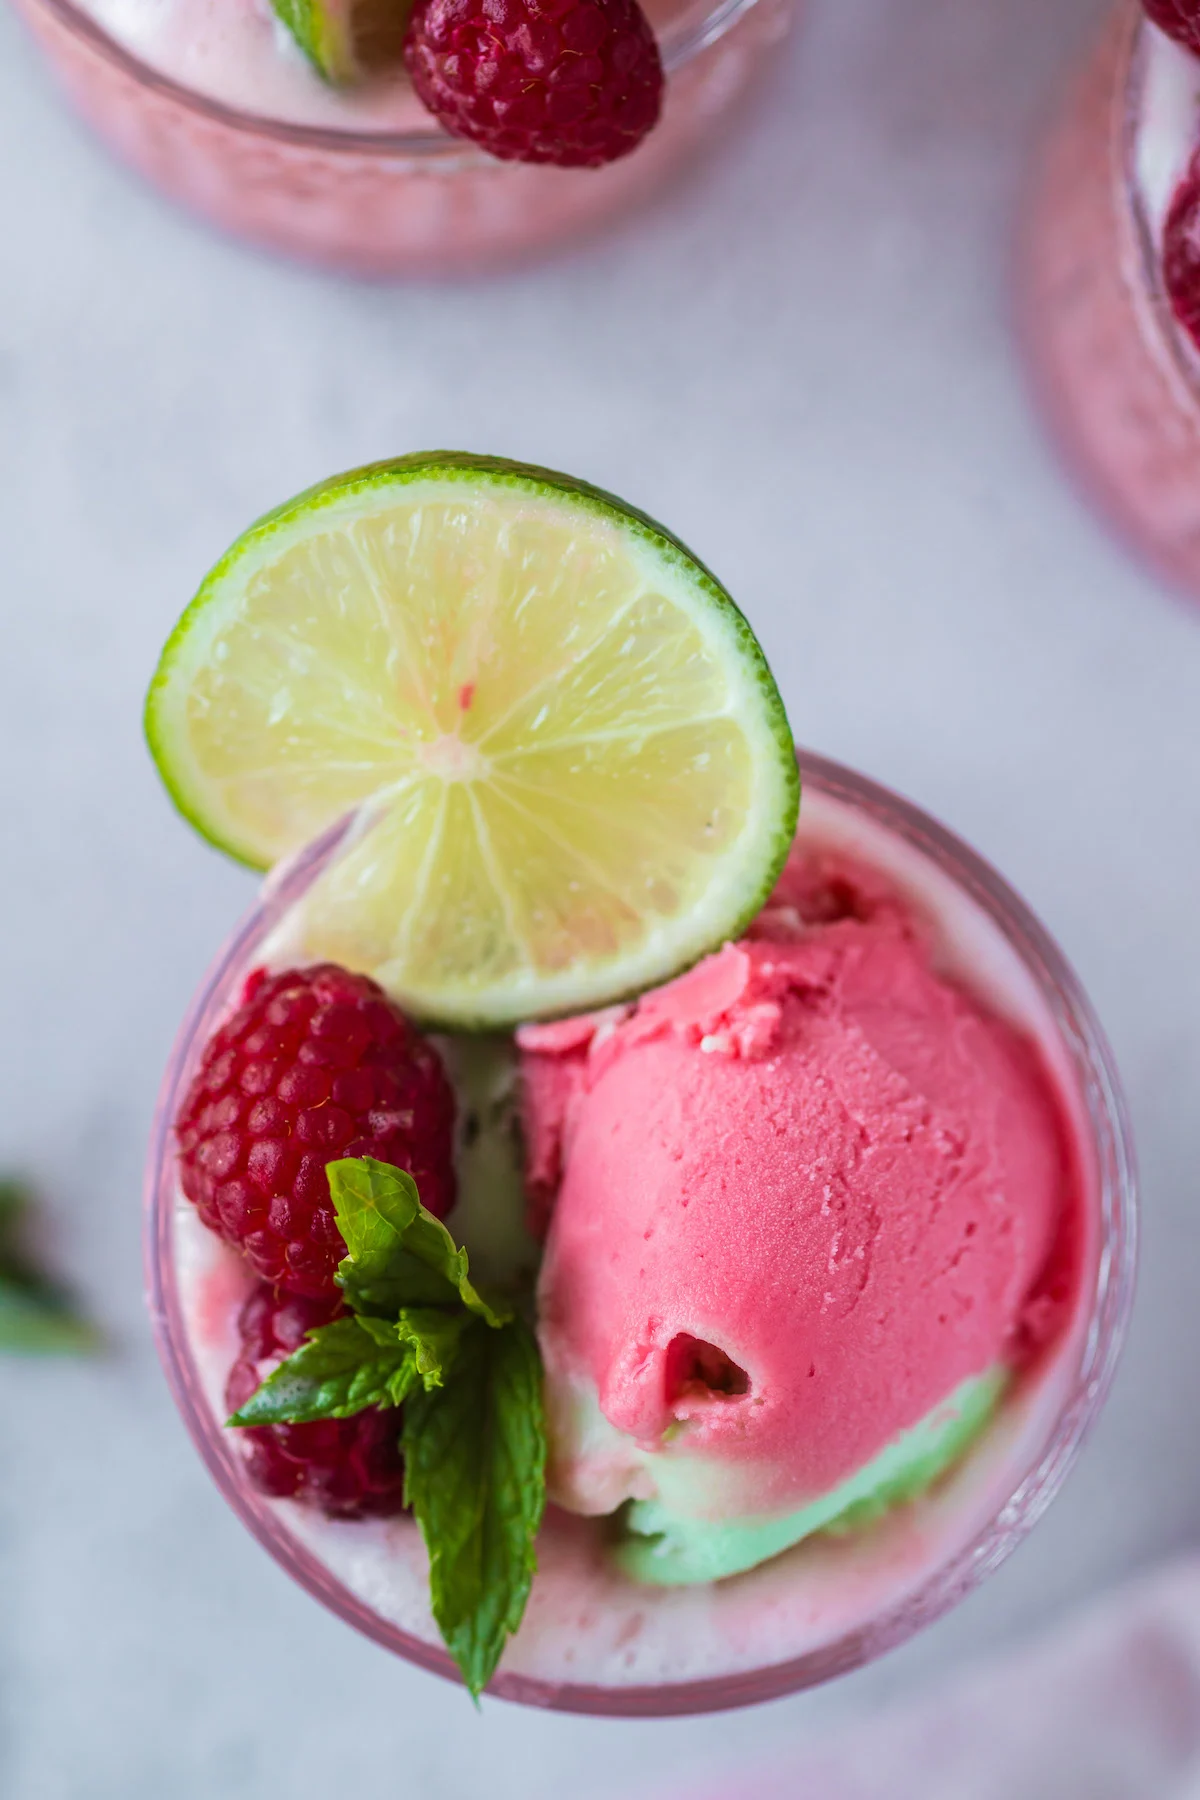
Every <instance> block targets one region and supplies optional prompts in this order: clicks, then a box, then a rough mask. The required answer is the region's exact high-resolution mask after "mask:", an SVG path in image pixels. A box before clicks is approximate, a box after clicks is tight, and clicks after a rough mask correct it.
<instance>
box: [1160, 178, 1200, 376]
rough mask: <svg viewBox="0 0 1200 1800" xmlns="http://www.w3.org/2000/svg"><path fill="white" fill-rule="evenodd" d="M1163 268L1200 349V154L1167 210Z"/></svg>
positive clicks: (1171, 294)
mask: <svg viewBox="0 0 1200 1800" xmlns="http://www.w3.org/2000/svg"><path fill="white" fill-rule="evenodd" d="M1162 272H1163V286H1164V287H1165V288H1166V291H1167V295H1168V298H1169V299H1170V302H1171V310H1172V311H1173V312H1174V314H1175V317H1176V318H1177V319H1178V320H1179V323H1180V324H1181V325H1182V326H1183V329H1184V330H1185V331H1186V332H1187V334H1188V336H1189V337H1190V338H1191V340H1192V342H1193V343H1194V344H1195V345H1196V347H1197V349H1200V158H1197V159H1196V160H1195V161H1193V163H1192V166H1191V168H1190V169H1189V170H1188V172H1187V174H1186V175H1185V176H1184V178H1183V180H1182V181H1181V182H1180V184H1179V186H1178V187H1177V188H1176V190H1175V194H1174V197H1173V198H1172V201H1171V205H1170V209H1169V210H1168V212H1167V222H1166V225H1165V226H1164V227H1163V249H1162Z"/></svg>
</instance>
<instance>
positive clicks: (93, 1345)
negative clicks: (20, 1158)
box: [0, 1180, 100, 1356]
mask: <svg viewBox="0 0 1200 1800" xmlns="http://www.w3.org/2000/svg"><path fill="white" fill-rule="evenodd" d="M32 1207H33V1202H32V1199H31V1197H30V1195H29V1193H28V1191H27V1190H26V1189H25V1188H24V1187H23V1186H22V1185H21V1183H20V1182H17V1181H12V1180H0V1351H3V1350H10V1351H15V1352H18V1353H20V1354H23V1355H26V1356H63V1355H67V1356H78V1355H80V1354H84V1353H86V1352H89V1351H93V1350H97V1349H99V1347H100V1334H99V1332H98V1331H97V1330H96V1329H95V1327H94V1326H93V1325H90V1324H89V1323H88V1321H87V1320H86V1319H84V1318H82V1317H81V1316H80V1315H79V1313H78V1312H77V1311H76V1309H75V1307H74V1306H73V1304H72V1302H71V1300H70V1297H69V1296H68V1295H67V1294H66V1293H65V1292H64V1290H63V1289H62V1288H60V1287H58V1286H57V1284H56V1283H54V1282H52V1281H50V1280H48V1279H47V1278H46V1276H44V1275H43V1274H42V1273H41V1272H40V1271H39V1270H38V1269H37V1268H35V1267H34V1265H33V1263H32V1262H31V1261H30V1259H29V1257H28V1255H27V1254H26V1252H25V1249H24V1245H23V1242H22V1238H23V1230H24V1225H25V1221H26V1219H27V1218H28V1216H29V1213H30V1212H31V1211H32Z"/></svg>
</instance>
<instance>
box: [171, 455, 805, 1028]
mask: <svg viewBox="0 0 1200 1800" xmlns="http://www.w3.org/2000/svg"><path fill="white" fill-rule="evenodd" d="M146 733H147V737H148V739H149V742H150V747H151V750H152V752H153V755H154V758H155V761H156V762H157V764H158V767H159V771H160V773H161V775H162V777H163V780H164V781H165V782H166V785H167V787H168V789H169V790H170V793H171V795H172V797H173V798H174V800H175V802H176V804H177V805H178V807H179V809H180V811H181V812H183V813H184V814H185V816H186V817H187V818H188V819H190V820H191V822H192V823H193V824H194V825H195V826H196V827H197V829H198V830H200V831H201V832H202V833H203V834H204V835H205V836H206V837H207V838H209V839H210V840H211V841H212V842H213V843H214V844H216V845H218V846H219V847H220V848H221V849H223V850H226V851H228V852H229V854H230V855H232V856H235V857H238V858H240V859H241V860H242V861H245V862H248V863H251V864H254V865H256V866H258V867H266V866H268V865H269V864H271V863H274V862H275V861H277V860H278V859H279V858H280V857H284V856H287V855H288V854H290V853H291V852H293V851H295V850H296V849H298V848H299V847H300V846H301V845H302V844H304V843H306V842H308V841H309V840H310V839H311V838H313V837H315V836H316V835H317V834H318V833H319V832H321V831H322V830H324V829H325V828H326V827H328V826H329V825H330V824H332V823H333V822H334V821H335V820H336V819H338V818H339V817H341V816H342V815H343V814H344V813H346V812H348V811H350V810H351V809H354V808H359V807H366V806H367V803H368V802H369V803H370V805H369V807H367V810H366V813H365V815H364V818H365V820H366V821H367V823H368V826H369V828H364V829H363V830H361V831H359V832H357V833H355V834H353V836H352V838H351V840H350V841H349V843H348V845H347V847H346V848H345V849H344V850H343V851H342V852H341V854H340V855H339V856H338V858H337V860H336V861H335V863H334V864H333V865H332V866H331V868H330V869H329V870H328V871H327V872H326V874H325V875H324V876H323V877H322V878H321V880H320V881H319V882H318V883H317V884H316V886H315V887H314V889H313V890H312V891H311V892H310V894H309V897H308V899H307V901H306V903H305V909H304V916H303V933H304V935H303V947H304V949H305V951H306V953H307V954H309V955H312V956H320V957H328V958H330V959H331V960H333V961H337V962H341V963H343V964H345V965H347V966H348V967H350V968H354V969H359V970H365V971H367V972H369V973H372V974H374V975H375V977H376V978H377V979H378V980H380V981H381V982H382V983H383V984H384V986H385V987H387V988H388V989H389V991H390V992H392V993H393V994H395V995H396V997H397V998H398V999H399V1000H400V1001H401V1003H402V1004H405V1005H407V1006H408V1007H409V1008H410V1009H411V1010H412V1011H413V1012H415V1013H417V1014H418V1015H419V1016H423V1017H425V1018H427V1019H430V1020H434V1021H437V1022H440V1023H442V1024H446V1025H449V1026H452V1027H459V1028H467V1029H472V1028H477V1027H483V1026H504V1025H508V1024H511V1023H513V1022H514V1021H516V1020H519V1019H531V1018H544V1017H547V1016H551V1015H554V1014H556V1013H566V1012H574V1011H579V1010H582V1009H585V1008H591V1007H596V1006H600V1005H604V1004H607V1003H608V1002H610V1001H612V1000H614V999H617V998H619V997H620V996H622V995H624V994H627V993H631V992H636V991H638V990H640V989H642V988H645V987H648V986H650V985H652V984H653V983H655V982H658V981H662V980H664V979H666V978H667V977H668V976H670V975H673V974H675V973H676V972H677V971H678V970H679V969H681V968H683V967H686V966H687V965H688V964H689V963H691V962H694V961H695V960H696V959H697V958H698V957H700V956H702V955H704V954H705V952H706V951H708V950H710V949H711V948H712V947H713V946H714V945H716V944H718V943H720V942H722V941H723V940H724V939H726V938H728V937H731V936H735V935H736V934H737V933H738V932H739V931H740V930H741V928H742V927H743V926H744V925H745V924H746V923H747V921H748V920H749V919H750V918H752V917H753V915H754V913H755V912H756V911H757V910H758V908H759V907H760V906H761V904H762V902H763V901H764V899H765V898H766V896H767V894H768V893H769V892H770V889H771V887H772V885H773V883H774V881H775V878H776V876H777V874H778V872H779V870H780V868H781V866H782V864H783V861H784V858H785V857H786V855H787V851H788V848H789V845H790V844H791V840H792V834H793V831H794V829H795V822H796V809H797V805H798V801H799V782H798V777H797V772H796V762H795V756H794V754H793V750H792V742H791V735H790V732H789V729H788V723H787V718H786V716H785V713H784V710H783V704H782V702H781V700H780V698H779V693H778V691H777V689H776V687H775V683H774V681H773V680H772V678H771V674H770V671H769V669H768V668H767V664H766V661H765V659H764V657H763V654H762V651H761V650H760V648H759V646H758V643H757V641H756V640H755V638H754V636H753V634H752V632H751V631H750V628H749V626H748V625H747V624H746V621H745V620H744V619H743V618H742V615H741V613H740V612H739V611H738V610H737V608H736V606H735V605H734V604H733V601H732V600H731V599H730V598H729V595H728V594H727V593H726V592H725V590H724V589H723V588H722V587H720V586H719V585H718V583H717V582H716V581H715V580H714V579H713V577H712V576H711V575H710V574H709V573H708V571H707V570H706V569H705V568H703V567H702V566H701V564H700V563H698V562H697V561H696V560H695V558H694V557H692V556H691V555H690V554H689V552H688V551H687V550H685V549H684V547H683V545H682V544H680V543H679V542H678V541H677V540H676V539H675V538H673V537H671V536H670V534H669V533H667V532H666V531H664V530H663V529H662V527H661V526H659V525H655V524H654V523H653V522H652V521H651V520H650V519H647V518H645V517H643V516H642V515H641V514H640V513H636V512H634V511H632V510H631V509H630V508H629V507H627V506H625V505H623V504H622V503H621V502H620V501H619V500H615V499H613V498H612V496H611V495H609V494H604V493H601V492H599V491H598V490H597V489H595V488H591V487H588V486H586V485H585V484H584V483H582V482H578V481H573V480H571V479H570V477H568V476H564V475H556V474H554V473H552V472H551V471H549V470H546V469H537V468H529V467H526V466H523V465H521V464H517V463H509V462H502V461H499V460H497V459H493V458H488V457H473V456H466V455H462V454H459V453H457V452H451V451H437V452H430V453H427V454H424V455H417V456H410V457H404V458H401V459H400V460H399V461H396V462H389V463H378V464H376V465H374V466H373V467H371V468H367V469H360V470H356V471H354V472H353V473H351V474H349V475H343V476H338V477H336V478H335V479H333V480H332V481H328V482H326V483H324V484H323V485H322V486H320V487H317V488H312V489H310V490H309V491H308V492H307V493H305V494H301V495H300V496H299V497H298V498H297V499H295V500H293V501H290V502H289V503H288V504H287V505H286V506H283V507H281V508H280V509H279V510H278V511H276V512H274V513H271V514H269V515H268V516H267V517H266V518H265V519H262V520H260V521H259V523H258V524H257V525H255V526H253V527H251V529H250V530H249V531H248V532H247V533H246V534H245V536H244V537H242V538H240V539H239V540H238V542H237V543H236V544H235V545H234V546H233V548H232V550H230V551H229V553H228V555H227V556H226V557H225V558H224V559H223V561H222V562H220V563H219V564H218V565H217V567H216V568H215V569H214V570H213V571H212V573H211V574H210V575H209V577H208V579H207V580H206V581H205V583H204V585H203V587H202V588H201V589H200V592H199V593H198V594H197V596H196V598H195V600H194V601H193V602H192V604H191V606H190V607H189V608H188V610H187V612H186V613H185V614H184V615H183V618H182V619H181V620H180V622H179V624H178V626H177V627H176V629H175V632H174V634H173V635H172V637H171V639H170V642H169V643H168V644H167V647H166V649H165V650H164V652H163V656H162V661H161V663H160V664H159V668H158V672H157V674H156V676H155V678H154V682H153V684H152V686H151V689H150V694H149V698H148V700H147V706H146Z"/></svg>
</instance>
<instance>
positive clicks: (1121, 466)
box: [1018, 0, 1200, 595]
mask: <svg viewBox="0 0 1200 1800" xmlns="http://www.w3.org/2000/svg"><path fill="white" fill-rule="evenodd" d="M1147 35H1148V27H1146V26H1145V25H1144V23H1143V18H1142V12H1141V8H1140V7H1139V6H1138V5H1137V3H1136V0H1122V4H1121V5H1120V6H1119V7H1118V9H1117V11H1116V12H1115V13H1114V14H1113V15H1112V16H1111V17H1110V18H1109V19H1108V21H1107V23H1106V25H1105V27H1104V30H1103V32H1102V34H1101V36H1100V38H1099V40H1098V41H1097V42H1096V43H1095V44H1094V45H1093V47H1092V50H1091V52H1090V54H1089V56H1088V58H1087V59H1086V62H1085V64H1084V66H1083V68H1082V69H1081V70H1080V71H1078V72H1077V73H1076V75H1075V77H1074V79H1073V80H1072V82H1071V84H1070V87H1069V89H1068V91H1067V93H1066V95H1065V96H1064V97H1063V103H1062V105H1061V107H1060V108H1059V110H1058V112H1057V114H1056V116H1055V118H1054V121H1053V123H1052V126H1051V129H1050V131H1049V133H1048V134H1047V137H1046V140H1045V142H1044V144H1043V146H1042V148H1041V152H1040V155H1039V157H1038V159H1037V164H1036V167H1035V170H1034V172H1033V179H1032V182H1031V188H1030V193H1029V199H1028V204H1027V207H1026V210H1025V218H1024V224H1023V230H1022V240H1021V246H1020V255H1019V264H1018V268H1019V289H1018V308H1019V320H1020V328H1021V335H1022V339H1023V342H1024V345H1025V349H1026V353H1027V359H1028V363H1029V367H1030V369H1031V372H1032V375H1033V379H1034V385H1035V390H1036V393H1037V396H1038V399H1039V401H1040V403H1041V406H1042V409H1043V412H1044V414H1045V416H1046V418H1047V420H1048V422H1049V424H1050V427H1051V429H1052V431H1053V433H1054V435H1055V437H1056V438H1057V440H1058V442H1059V445H1060V446H1061V448H1062V450H1063V452H1064V454H1065V456H1066V458H1067V461H1068V463H1069V464H1070V466H1071V467H1072V469H1073V470H1074V471H1075V472H1076V474H1077V475H1078V477H1079V478H1080V480H1081V482H1082V484H1083V486H1084V488H1085V490H1086V491H1087V492H1088V493H1089V494H1090V495H1091V497H1092V498H1093V499H1094V500H1095V502H1096V503H1097V504H1098V506H1099V508H1100V510H1101V512H1102V513H1103V514H1104V515H1105V516H1106V517H1107V518H1108V519H1109V520H1110V521H1111V522H1112V523H1113V524H1114V525H1115V526H1116V527H1117V528H1118V530H1119V531H1121V532H1122V533H1123V534H1124V535H1125V537H1126V538H1127V539H1128V540H1130V542H1131V543H1132V544H1133V545H1134V547H1135V548H1136V549H1138V550H1139V551H1140V552H1141V553H1142V554H1143V555H1144V556H1145V557H1146V558H1148V559H1149V561H1150V562H1151V563H1152V564H1153V565H1154V567H1155V568H1156V569H1157V570H1158V571H1159V573H1160V574H1162V575H1163V576H1165V577H1166V579H1167V580H1168V581H1170V582H1171V583H1173V584H1174V585H1177V586H1179V587H1182V588H1184V589H1186V590H1187V591H1189V592H1190V593H1192V594H1193V595H1200V362H1198V360H1197V357H1196V353H1195V351H1194V350H1193V349H1192V347H1191V345H1190V344H1189V343H1188V342H1187V340H1186V338H1185V335H1184V334H1183V332H1182V331H1181V330H1180V328H1179V326H1178V325H1177V324H1176V323H1175V320H1174V318H1173V316H1172V313H1171V307H1170V302H1169V301H1168V299H1167V297H1166V295H1165V293H1164V291H1163V285H1162V278H1161V269H1160V264H1159V257H1158V255H1157V253H1156V249H1155V243H1154V234H1153V232H1152V230H1151V228H1150V226H1149V223H1148V221H1147V219H1146V217H1145V214H1144V209H1143V206H1142V202H1141V198H1140V195H1139V191H1138V186H1137V183H1136V180H1135V178H1134V166H1135V165H1134V150H1135V141H1136V128H1137V123H1138V118H1139V111H1140V107H1141V96H1142V80H1143V63H1144V52H1145V44H1146V38H1147Z"/></svg>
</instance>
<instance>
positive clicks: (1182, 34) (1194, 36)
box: [1142, 0, 1200, 55]
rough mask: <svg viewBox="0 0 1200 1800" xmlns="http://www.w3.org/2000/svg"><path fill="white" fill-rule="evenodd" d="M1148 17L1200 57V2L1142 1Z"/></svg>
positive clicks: (1182, 0)
mask: <svg viewBox="0 0 1200 1800" xmlns="http://www.w3.org/2000/svg"><path fill="white" fill-rule="evenodd" d="M1142 5H1143V9H1144V11H1145V14H1146V17H1147V18H1148V19H1150V20H1152V21H1153V23H1154V24H1155V25H1157V26H1158V28H1159V30H1160V31H1165V32H1166V34H1167V36H1168V37H1173V38H1174V39H1175V41H1176V43H1179V44H1186V46H1187V48H1188V49H1189V50H1195V51H1196V52H1197V54H1198V55H1200V0H1142Z"/></svg>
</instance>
